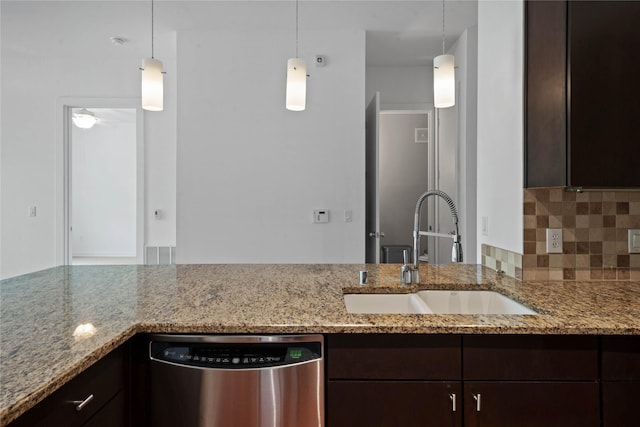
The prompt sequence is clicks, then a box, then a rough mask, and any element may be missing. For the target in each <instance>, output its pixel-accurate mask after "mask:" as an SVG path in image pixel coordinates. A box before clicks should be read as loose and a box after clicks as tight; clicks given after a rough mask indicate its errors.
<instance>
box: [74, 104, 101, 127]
mask: <svg viewBox="0 0 640 427" xmlns="http://www.w3.org/2000/svg"><path fill="white" fill-rule="evenodd" d="M71 120H73V124H74V125H76V127H78V128H80V129H91V128H92V127H93V125H95V124H96V123H97V122H98V119H97V118H96V115H95V114H93V113H92V112H91V111H89V110H87V109H86V108H83V109H82V110H79V111H77V112H75V113H73V116H72V118H71Z"/></svg>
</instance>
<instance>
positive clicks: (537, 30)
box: [525, 1, 567, 187]
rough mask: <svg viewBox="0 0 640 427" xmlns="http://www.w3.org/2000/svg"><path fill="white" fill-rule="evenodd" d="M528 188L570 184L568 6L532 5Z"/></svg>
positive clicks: (528, 57)
mask: <svg viewBox="0 0 640 427" xmlns="http://www.w3.org/2000/svg"><path fill="white" fill-rule="evenodd" d="M525 14H526V20H525V22H526V28H525V38H526V53H525V59H526V81H525V89H526V90H525V98H526V101H525V117H526V120H525V127H526V130H525V156H526V161H525V187H552V186H563V185H566V183H567V176H566V165H567V155H566V151H567V114H566V111H567V99H566V78H567V43H566V37H567V2H566V1H527V2H526V3H525Z"/></svg>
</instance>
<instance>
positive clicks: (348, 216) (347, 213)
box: [344, 210, 353, 222]
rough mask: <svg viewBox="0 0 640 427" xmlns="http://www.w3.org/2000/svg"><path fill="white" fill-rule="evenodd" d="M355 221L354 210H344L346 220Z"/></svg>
mask: <svg viewBox="0 0 640 427" xmlns="http://www.w3.org/2000/svg"><path fill="white" fill-rule="evenodd" d="M351 221H353V212H352V211H351V210H345V211H344V222H351Z"/></svg>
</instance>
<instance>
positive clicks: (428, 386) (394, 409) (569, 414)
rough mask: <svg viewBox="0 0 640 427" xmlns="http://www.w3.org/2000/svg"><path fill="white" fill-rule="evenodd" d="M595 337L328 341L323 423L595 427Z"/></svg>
mask: <svg viewBox="0 0 640 427" xmlns="http://www.w3.org/2000/svg"><path fill="white" fill-rule="evenodd" d="M598 343H599V341H598V337H595V336H529V335H521V336H520V335H517V336H514V335H465V336H430V335H377V334H373V335H367V334H363V335H348V334H344V335H329V336H328V339H327V345H328V347H327V371H328V385H327V425H328V426H329V427H342V426H353V425H366V426H375V427H387V426H398V425H403V426H425V425H433V426H462V425H464V426H465V427H476V426H477V427H479V426H491V427H501V426H505V427H506V426H509V427H512V426H515V425H517V426H523V427H528V426H536V427H538V426H540V425H545V426H558V427H560V426H562V427H564V426H567V425H580V426H584V427H591V426H593V427H597V426H599V425H600V383H599V376H598V375H599V373H598V360H599V353H598Z"/></svg>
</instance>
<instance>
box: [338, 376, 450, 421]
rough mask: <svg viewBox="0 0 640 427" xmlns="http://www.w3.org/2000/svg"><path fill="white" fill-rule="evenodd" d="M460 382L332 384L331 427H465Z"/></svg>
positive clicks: (349, 382)
mask: <svg viewBox="0 0 640 427" xmlns="http://www.w3.org/2000/svg"><path fill="white" fill-rule="evenodd" d="M461 391H462V387H461V383H460V382H444V381H443V382H432V381H331V380H330V381H329V385H328V389H327V393H328V396H329V398H328V402H327V403H328V404H327V414H328V420H327V422H328V423H327V425H328V426H332V427H353V426H367V427H386V426H402V427H424V426H440V427H456V426H462V407H461V406H460V404H461V402H460V400H459V399H460V396H461Z"/></svg>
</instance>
